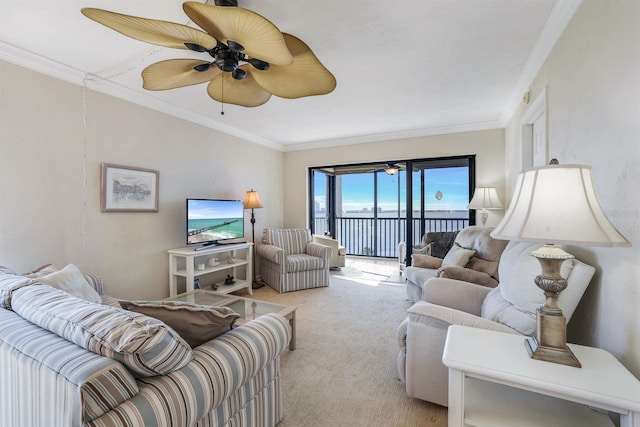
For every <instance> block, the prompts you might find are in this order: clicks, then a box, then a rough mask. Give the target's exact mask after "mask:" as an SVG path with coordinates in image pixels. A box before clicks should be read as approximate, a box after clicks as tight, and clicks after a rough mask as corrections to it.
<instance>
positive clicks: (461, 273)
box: [438, 266, 498, 288]
mask: <svg viewBox="0 0 640 427" xmlns="http://www.w3.org/2000/svg"><path fill="white" fill-rule="evenodd" d="M438 277H442V278H443V279H455V280H463V281H465V282H471V283H475V284H476V285H481V286H487V287H489V288H495V287H496V286H498V281H497V280H496V279H495V278H494V277H492V276H491V275H489V274H487V273H485V272H482V271H476V270H472V269H470V268H465V267H457V266H451V267H445V268H442V269H440V270H439V271H438Z"/></svg>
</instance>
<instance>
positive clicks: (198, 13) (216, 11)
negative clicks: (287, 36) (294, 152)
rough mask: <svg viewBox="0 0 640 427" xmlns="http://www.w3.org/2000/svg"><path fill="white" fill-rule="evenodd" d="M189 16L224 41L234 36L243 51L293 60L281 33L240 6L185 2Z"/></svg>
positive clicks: (272, 60)
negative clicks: (242, 47)
mask: <svg viewBox="0 0 640 427" xmlns="http://www.w3.org/2000/svg"><path fill="white" fill-rule="evenodd" d="M182 7H183V9H184V11H185V13H186V14H187V15H189V18H191V20H192V21H193V22H195V23H196V24H198V25H199V26H200V27H201V28H202V29H204V30H205V31H206V32H208V33H209V34H211V35H212V36H213V37H215V38H216V39H218V40H220V41H221V42H223V43H227V42H228V40H233V41H234V42H236V43H240V44H241V45H242V46H244V51H243V53H246V54H247V55H249V56H250V57H252V58H258V59H261V60H263V61H266V62H269V63H271V64H279V65H286V64H291V62H292V61H293V58H292V56H291V53H290V52H289V49H287V45H286V44H285V41H284V38H283V36H282V33H281V32H280V30H279V29H278V27H276V26H275V25H273V24H272V23H271V22H270V21H268V20H267V19H265V18H263V17H262V16H260V15H258V14H257V13H254V12H251V11H250V10H247V9H243V8H241V7H227V6H212V5H207V4H203V3H197V2H192V1H188V2H185V3H184V4H183V5H182Z"/></svg>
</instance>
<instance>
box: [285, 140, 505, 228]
mask: <svg viewBox="0 0 640 427" xmlns="http://www.w3.org/2000/svg"><path fill="white" fill-rule="evenodd" d="M467 154H476V183H477V185H478V186H493V187H497V189H498V191H499V194H500V197H503V190H504V160H505V158H504V130H502V129H496V130H488V131H478V132H465V133H457V134H449V135H437V136H429V137H421V138H412V139H405V140H398V141H384V142H375V143H367V144H353V145H344V146H337V147H331V148H322V149H315V150H305V151H290V152H286V153H285V177H284V182H285V189H284V194H285V195H284V197H285V200H286V201H287V206H286V208H285V210H284V223H285V225H286V226H288V227H307V226H308V225H307V222H308V218H309V214H308V207H309V202H308V200H309V194H308V168H309V167H313V166H327V165H337V164H350V163H366V162H373V161H387V160H405V159H416V158H429V157H446V156H457V155H467ZM502 215H503V212H502V211H493V212H492V213H490V215H489V219H488V221H487V225H488V226H489V225H496V224H497V223H498V222H499V221H500V219H501V218H502Z"/></svg>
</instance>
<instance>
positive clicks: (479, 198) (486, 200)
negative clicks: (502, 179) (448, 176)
mask: <svg viewBox="0 0 640 427" xmlns="http://www.w3.org/2000/svg"><path fill="white" fill-rule="evenodd" d="M467 209H504V206H502V202H501V201H500V198H499V197H498V192H497V191H496V189H495V188H494V187H477V188H476V191H475V192H474V193H473V197H472V198H471V201H470V202H469V206H467Z"/></svg>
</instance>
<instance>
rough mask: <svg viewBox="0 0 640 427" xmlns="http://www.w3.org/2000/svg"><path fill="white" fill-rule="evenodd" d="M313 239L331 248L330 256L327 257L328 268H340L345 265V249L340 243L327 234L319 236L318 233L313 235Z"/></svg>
mask: <svg viewBox="0 0 640 427" xmlns="http://www.w3.org/2000/svg"><path fill="white" fill-rule="evenodd" d="M313 241H314V242H316V243H320V244H321V245H325V246H329V247H330V248H331V258H330V259H329V268H332V269H333V268H335V269H340V267H344V266H345V258H346V254H347V249H346V248H345V247H344V246H341V245H340V242H338V241H337V240H336V239H332V238H331V237H327V236H320V235H318V234H314V235H313Z"/></svg>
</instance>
